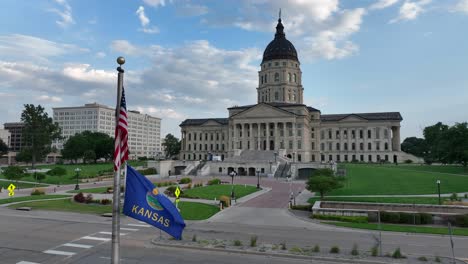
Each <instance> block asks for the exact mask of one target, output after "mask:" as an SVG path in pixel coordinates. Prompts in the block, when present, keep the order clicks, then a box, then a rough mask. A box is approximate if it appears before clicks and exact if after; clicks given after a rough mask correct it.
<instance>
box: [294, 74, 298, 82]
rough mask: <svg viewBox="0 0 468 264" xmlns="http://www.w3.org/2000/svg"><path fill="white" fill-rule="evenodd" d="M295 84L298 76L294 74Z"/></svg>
mask: <svg viewBox="0 0 468 264" xmlns="http://www.w3.org/2000/svg"><path fill="white" fill-rule="evenodd" d="M294 82H297V77H296V74H294Z"/></svg>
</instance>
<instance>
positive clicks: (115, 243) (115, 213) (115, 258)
mask: <svg viewBox="0 0 468 264" xmlns="http://www.w3.org/2000/svg"><path fill="white" fill-rule="evenodd" d="M117 63H118V64H119V65H120V66H119V67H118V68H117V71H118V72H119V73H118V77H117V107H116V108H115V127H116V128H117V126H118V124H119V114H120V100H121V96H122V87H123V74H124V70H123V69H122V68H121V66H122V65H123V64H124V63H125V59H124V58H123V57H118V58H117ZM120 133H121V132H120V130H119V131H118V136H117V138H116V139H115V140H116V141H117V142H118V144H117V145H120V143H121V142H120ZM121 157H122V152H121V151H120V156H119V157H117V158H118V159H119V161H120V160H121ZM121 167H122V166H119V167H118V169H117V171H116V172H115V175H114V188H113V194H112V255H111V263H112V264H119V263H120V175H121Z"/></svg>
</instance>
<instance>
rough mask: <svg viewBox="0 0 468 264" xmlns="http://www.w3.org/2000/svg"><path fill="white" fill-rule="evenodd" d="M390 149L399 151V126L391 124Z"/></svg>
mask: <svg viewBox="0 0 468 264" xmlns="http://www.w3.org/2000/svg"><path fill="white" fill-rule="evenodd" d="M392 150H393V151H401V148H400V127H399V126H393V127H392Z"/></svg>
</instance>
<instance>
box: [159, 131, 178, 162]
mask: <svg viewBox="0 0 468 264" xmlns="http://www.w3.org/2000/svg"><path fill="white" fill-rule="evenodd" d="M162 145H163V146H164V147H165V148H166V150H165V151H166V153H165V154H166V158H170V157H174V156H177V155H179V152H180V140H179V139H178V138H176V137H174V135H172V134H167V135H166V137H165V138H164V142H163V144H162Z"/></svg>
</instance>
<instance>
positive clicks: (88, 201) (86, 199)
mask: <svg viewBox="0 0 468 264" xmlns="http://www.w3.org/2000/svg"><path fill="white" fill-rule="evenodd" d="M91 202H93V195H92V194H90V193H88V195H86V198H85V203H87V204H89V203H91Z"/></svg>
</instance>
